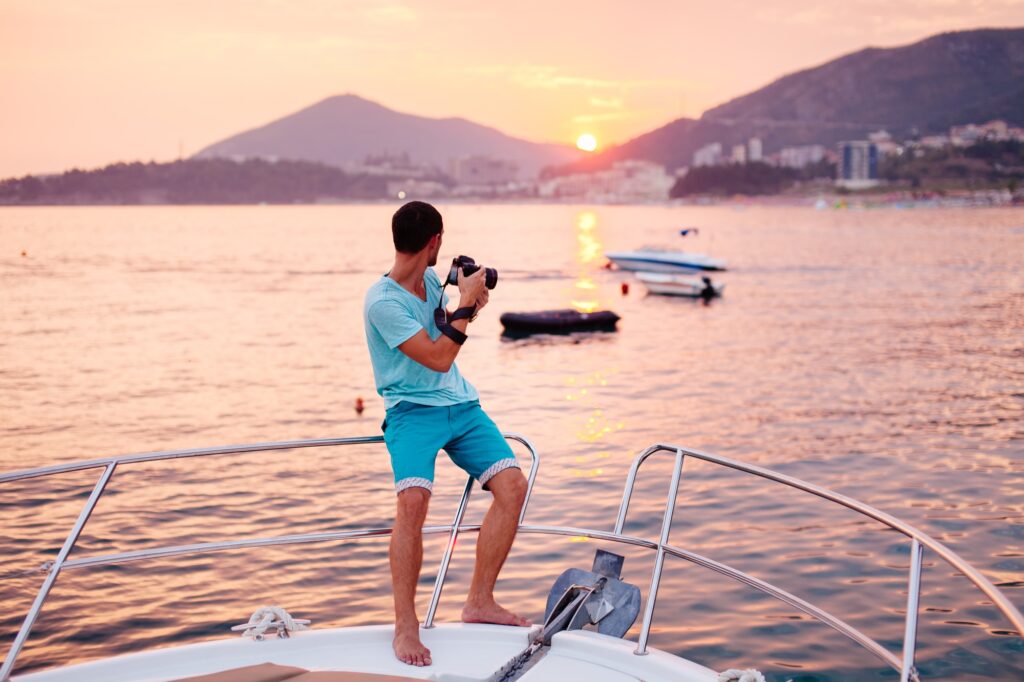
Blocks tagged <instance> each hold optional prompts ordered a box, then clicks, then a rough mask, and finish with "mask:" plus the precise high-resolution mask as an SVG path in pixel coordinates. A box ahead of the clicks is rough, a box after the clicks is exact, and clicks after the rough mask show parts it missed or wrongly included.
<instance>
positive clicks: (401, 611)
mask: <svg viewBox="0 0 1024 682" xmlns="http://www.w3.org/2000/svg"><path fill="white" fill-rule="evenodd" d="M429 504H430V491H429V490H427V489H426V488H418V487H414V488H406V489H405V490H403V491H402V492H400V493H398V512H397V513H396V515H395V527H394V530H392V531H391V548H390V552H389V556H390V559H391V584H392V587H393V588H394V592H395V639H394V642H393V646H394V649H395V656H396V657H398V659H399V660H401V661H403V662H404V663H408V664H409V665H430V663H431V660H430V650H429V649H427V648H426V647H425V646H423V643H422V642H421V641H420V621H419V619H418V618H417V617H416V583H418V582H419V578H420V566H421V565H422V564H423V522H424V521H425V520H426V518H427V506H428V505H429Z"/></svg>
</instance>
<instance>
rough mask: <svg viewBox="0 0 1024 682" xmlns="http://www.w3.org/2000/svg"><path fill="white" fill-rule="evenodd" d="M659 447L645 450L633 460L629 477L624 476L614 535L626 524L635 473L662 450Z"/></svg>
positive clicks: (618, 533) (655, 446)
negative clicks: (624, 483)
mask: <svg viewBox="0 0 1024 682" xmlns="http://www.w3.org/2000/svg"><path fill="white" fill-rule="evenodd" d="M664 449H665V448H663V447H662V446H660V445H652V446H651V447H649V448H647V449H646V450H644V451H643V452H641V453H640V454H639V455H637V456H636V457H634V458H633V464H632V465H631V466H630V467H629V475H628V476H626V485H625V487H624V488H623V489H622V502H620V503H619V515H618V517H616V519H615V531H614V532H615V534H616V535H621V534H622V527H623V526H624V525H625V524H626V512H627V511H628V510H629V499H630V498H631V497H632V496H633V486H634V485H636V472H637V471H639V470H640V465H641V464H643V463H644V460H646V459H647V458H648V457H650V456H651V455H652V454H653V453H655V452H657V451H658V450H664Z"/></svg>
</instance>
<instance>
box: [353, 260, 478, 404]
mask: <svg viewBox="0 0 1024 682" xmlns="http://www.w3.org/2000/svg"><path fill="white" fill-rule="evenodd" d="M423 285H424V286H425V287H426V290H427V300H426V301H421V300H420V299H419V297H418V296H415V295H414V294H411V293H410V292H408V291H406V290H405V289H404V288H403V287H402V285H401V284H399V283H398V282H396V281H395V280H393V279H391V278H390V277H388V276H387V275H385V276H383V277H381V278H380V279H378V280H377V281H376V282H375V283H374V284H373V286H371V287H370V290H369V291H367V292H366V301H365V302H364V303H363V323H364V325H365V327H366V345H367V346H369V348H370V362H371V363H372V364H373V376H374V379H376V382H377V393H379V394H380V395H381V397H383V398H384V407H386V408H391V407H394V406H395V405H397V404H398V403H399V402H401V401H403V400H407V401H409V402H413V403H419V404H420V405H435V406H443V405H455V404H457V403H464V402H467V401H469V400H477V399H478V398H479V396H478V394H477V392H476V389H475V388H473V386H472V385H471V384H470V383H469V382H468V381H466V380H465V379H463V378H462V374H460V373H459V368H458V367H456V366H455V363H452V366H451V369H449V370H448V371H447V372H444V373H442V372H435V371H434V370H432V369H429V368H427V367H426V366H424V365H421V364H420V363H418V362H416V361H415V360H413V359H412V358H410V357H409V356H408V355H406V354H405V353H403V352H402V351H401V350H399V349H398V347H399V346H400V345H402V344H403V343H405V342H406V341H408V340H409V339H411V338H412V337H413V336H415V335H416V334H418V333H419V331H420V330H421V329H426V330H427V334H428V335H429V336H430V338H431V340H433V341H436V340H437V339H438V337H440V336H441V331H440V330H439V329H438V328H437V325H435V324H434V309H435V308H437V304H438V302H439V301H440V300H441V296H442V295H443V294H442V292H441V280H439V279H438V278H437V273H435V272H434V270H433V269H432V268H427V270H426V272H425V273H424V274H423ZM447 304H448V296H447V295H446V294H445V295H444V302H443V304H442V305H447Z"/></svg>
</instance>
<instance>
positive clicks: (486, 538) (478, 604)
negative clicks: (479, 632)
mask: <svg viewBox="0 0 1024 682" xmlns="http://www.w3.org/2000/svg"><path fill="white" fill-rule="evenodd" d="M487 487H488V488H490V491H491V493H492V494H493V495H494V500H493V501H492V502H491V508H490V509H489V510H487V515H486V516H485V517H484V522H483V525H482V526H481V527H480V535H479V536H478V538H477V542H476V567H475V568H474V570H473V582H472V583H471V584H470V588H469V597H468V598H467V599H466V606H465V607H464V608H463V609H462V620H463V621H464V622H466V623H498V624H500V625H529V624H530V623H529V621H527V620H526V619H525V618H520V617H519V616H517V615H516V614H514V613H512V612H510V611H507V610H505V609H504V608H502V607H501V606H499V605H498V602H496V601H495V600H494V584H495V583H496V582H497V580H498V573H499V572H500V571H501V567H502V565H503V564H504V563H505V558H506V557H507V556H508V552H509V549H511V547H512V540H514V539H515V537H516V528H517V527H518V525H519V512H520V510H522V508H523V501H524V500H525V499H526V477H525V476H523V472H522V471H520V470H519V469H518V468H512V469H505V470H504V471H500V472H498V473H497V474H495V475H494V476H493V477H491V479H490V480H488V481H487Z"/></svg>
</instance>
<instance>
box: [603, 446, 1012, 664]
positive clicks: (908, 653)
mask: <svg viewBox="0 0 1024 682" xmlns="http://www.w3.org/2000/svg"><path fill="white" fill-rule="evenodd" d="M658 452H671V453H674V454H675V458H676V461H675V468H674V470H673V474H672V483H671V485H670V487H669V493H668V500H667V501H666V503H665V516H664V520H663V521H662V527H661V542H659V543H658V547H657V550H658V557H657V560H656V562H655V566H654V572H653V575H652V577H651V591H650V593H649V594H650V595H651V596H650V597H648V600H647V609H646V611H645V613H644V621H643V624H642V626H641V629H640V640H639V645H638V646H637V651H636V653H638V654H643V653H645V652H646V646H647V636H648V633H649V632H650V627H651V618H652V616H653V612H654V605H653V602H654V598H655V597H656V596H657V588H658V585H659V582H660V580H661V571H662V566H663V563H664V555H665V554H672V555H675V556H679V557H680V558H683V559H687V560H689V561H692V562H694V563H697V564H700V565H702V566H705V567H706V568H710V569H711V570H714V571H716V572H718V573H721V574H723V575H728V576H730V577H732V578H735V579H737V580H740V581H741V582H744V583H746V584H748V585H750V586H751V587H755V588H757V589H759V590H761V591H763V592H766V593H767V594H771V595H772V596H774V597H776V598H777V599H780V600H782V601H784V602H787V603H789V604H791V605H792V606H794V607H796V608H798V609H800V610H801V611H803V612H805V613H807V614H808V615H810V616H813V617H814V618H817V619H818V620H820V621H821V622H823V623H825V624H826V625H829V626H830V627H832V628H834V629H835V630H837V631H838V632H840V633H842V634H844V635H846V636H847V637H849V638H850V639H852V640H854V641H855V642H857V643H859V644H860V645H861V646H863V647H864V648H866V649H868V650H869V651H871V652H872V653H874V654H875V655H876V656H878V657H879V658H881V659H882V660H883V661H885V662H886V663H888V664H889V665H890V666H891V667H892V668H893V669H895V670H896V671H897V672H899V673H900V682H906V681H907V680H916V679H917V671H916V669H915V666H914V652H915V649H916V646H917V617H918V606H919V598H920V593H921V565H922V564H921V561H922V546H923V547H927V548H928V549H930V550H932V551H933V552H935V553H936V554H937V555H939V557H941V558H942V559H943V560H945V561H946V563H948V564H950V565H951V566H952V567H953V568H955V569H957V570H958V571H960V572H961V573H963V574H964V576H966V577H967V579H968V580H970V581H971V582H972V583H974V585H975V586H976V587H977V588H978V589H980V590H981V591H982V592H984V593H985V595H986V596H988V598H989V599H991V600H992V603H993V604H994V605H995V606H996V608H998V609H999V610H1000V611H1001V612H1002V613H1003V615H1004V616H1006V617H1007V619H1009V621H1010V622H1011V623H1013V626H1014V627H1015V628H1017V634H1018V635H1019V636H1024V616H1022V615H1021V613H1020V611H1018V610H1017V608H1016V607H1015V606H1014V605H1013V604H1011V603H1010V600H1008V599H1007V598H1006V597H1005V596H1004V595H1003V594H1002V593H1001V592H1000V591H999V590H998V589H997V588H996V586H995V585H993V584H992V583H991V582H990V581H989V580H988V579H987V578H986V577H985V576H983V575H981V573H979V572H978V570H977V569H975V568H974V567H973V566H971V565H970V564H968V563H967V562H966V561H964V560H963V559H962V558H960V556H958V555H957V554H956V553H955V552H954V551H953V550H951V549H949V548H948V547H946V546H945V545H943V544H942V543H940V542H939V541H937V540H935V539H933V538H931V537H929V536H928V535H926V534H925V533H922V532H921V531H919V530H917V529H916V528H914V527H913V526H911V525H909V524H907V523H904V522H903V521H900V520H899V519H897V518H896V517H894V516H890V515H889V514H886V513H885V512H883V511H880V510H878V509H875V508H874V507H871V506H869V505H866V504H864V503H862V502H858V501H857V500H854V499H853V498H850V497H846V496H845V495H840V494H839V493H835V492H832V491H831V490H827V489H825V488H821V487H819V486H816V485H813V484H811V483H807V482H805V481H801V480H800V479H798V478H793V477H792V476H786V475H785V474H780V473H778V472H775V471H772V470H770V469H765V468H763V467H759V466H755V465H753V464H746V463H744V462H738V461H736V460H732V459H728V458H726V457H720V456H718V455H712V454H709V453H706V452H700V451H698V450H687V449H684V448H681V447H678V446H676V445H663V444H658V445H652V446H651V447H649V448H647V449H646V450H644V451H643V452H641V453H640V454H639V455H637V457H636V459H634V460H633V466H632V467H630V470H629V475H628V476H627V477H626V486H625V488H624V489H623V492H622V502H621V504H620V505H619V515H618V518H617V519H616V521H615V532H614V535H617V536H619V535H621V534H622V527H623V525H624V524H625V521H626V512H627V511H628V509H629V499H630V497H631V496H632V493H633V486H634V485H635V483H636V475H637V472H638V471H639V470H640V466H641V465H642V464H643V463H644V462H645V461H646V460H647V459H648V458H649V457H650V456H651V455H654V454H655V453H658ZM686 457H693V458H695V459H700V460H703V461H705V462H711V463H713V464H719V465H721V466H724V467H728V468H730V469H735V470H737V471H742V472H745V473H748V474H753V475H754V476H759V477H761V478H765V479H768V480H770V481H775V482H776V483H781V484H783V485H786V486H789V487H791V488H796V489H798V490H803V491H804V492H807V493H810V494H812V495H816V496H818V497H820V498H822V499H825V500H829V501H831V502H835V503H837V504H840V505H842V506H844V507H847V508H849V509H852V510H853V511H855V512H858V513H859V514H863V515H864V516H867V517H870V518H872V519H874V520H875V521H878V522H880V523H882V524H884V525H886V526H888V527H889V528H892V529H893V530H895V531H898V532H899V533H902V534H903V535H905V536H907V537H908V538H910V540H911V547H910V572H909V576H908V579H907V583H908V584H907V615H906V619H905V622H904V629H903V655H902V657H901V658H897V657H896V656H894V655H893V654H892V653H891V652H890V651H889V650H887V649H886V648H885V647H883V646H882V645H881V644H879V643H878V642H876V641H875V640H873V639H871V638H870V637H868V636H867V635H865V634H863V633H861V632H859V631H858V630H856V629H855V628H853V627H852V626H850V625H848V624H846V623H844V622H843V621H841V620H839V619H838V618H835V617H834V616H832V615H831V614H827V613H824V612H822V611H820V610H819V609H817V607H814V606H812V605H810V604H808V603H807V602H804V601H803V600H801V599H799V598H798V597H795V596H794V595H791V594H789V593H787V592H785V591H783V590H780V589H778V588H775V587H774V586H771V585H768V584H766V583H761V581H759V580H757V579H756V578H753V577H752V576H748V575H746V574H743V573H740V572H739V571H735V570H734V569H732V568H729V567H728V566H725V565H722V564H716V562H713V561H711V560H709V559H706V558H704V557H699V556H698V555H695V554H690V553H688V552H687V553H684V552H682V551H681V550H678V549H677V548H674V547H671V546H669V545H668V536H669V531H670V530H671V525H672V511H673V510H674V509H675V504H676V494H677V492H678V488H679V478H680V476H681V475H682V468H683V461H684V459H685V458H686ZM684 554H689V556H685V555H684Z"/></svg>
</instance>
